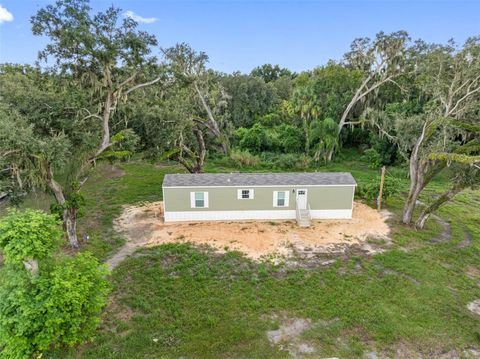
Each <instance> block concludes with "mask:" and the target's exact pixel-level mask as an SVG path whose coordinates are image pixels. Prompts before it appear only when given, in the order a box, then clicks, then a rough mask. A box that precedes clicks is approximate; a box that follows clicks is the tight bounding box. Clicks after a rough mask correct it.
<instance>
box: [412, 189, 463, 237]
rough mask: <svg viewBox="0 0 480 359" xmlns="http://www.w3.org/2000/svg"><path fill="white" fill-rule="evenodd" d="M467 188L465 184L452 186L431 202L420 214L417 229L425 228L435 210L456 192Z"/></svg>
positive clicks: (416, 223)
mask: <svg viewBox="0 0 480 359" xmlns="http://www.w3.org/2000/svg"><path fill="white" fill-rule="evenodd" d="M464 188H465V186H464V185H461V184H459V185H455V186H453V187H452V188H450V189H449V190H448V191H446V192H445V193H443V194H442V195H441V196H440V197H438V198H437V199H436V200H435V201H434V202H433V203H431V204H430V205H429V206H428V207H427V208H425V209H424V210H423V211H422V213H421V214H420V216H419V217H418V219H417V221H416V222H415V227H416V228H417V229H423V227H424V226H425V223H426V222H427V220H428V218H429V217H430V215H431V214H432V213H433V212H435V211H436V210H437V209H438V208H440V206H441V205H443V204H444V203H446V202H448V201H450V200H451V199H452V198H453V197H455V195H456V194H458V193H459V192H461V191H462V190H463V189H464Z"/></svg>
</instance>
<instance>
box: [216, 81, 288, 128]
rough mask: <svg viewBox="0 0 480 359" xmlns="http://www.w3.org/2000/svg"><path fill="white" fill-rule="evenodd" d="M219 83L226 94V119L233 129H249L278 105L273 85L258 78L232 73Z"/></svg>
mask: <svg viewBox="0 0 480 359" xmlns="http://www.w3.org/2000/svg"><path fill="white" fill-rule="evenodd" d="M221 82H222V85H223V87H224V88H225V91H226V92H227V93H228V95H229V98H228V101H227V102H228V105H227V106H228V107H227V113H228V119H229V121H230V122H231V123H232V124H233V126H235V127H250V126H252V125H253V123H254V122H255V121H256V120H257V119H258V118H260V117H262V116H264V115H267V114H268V113H270V112H272V111H273V110H274V109H275V108H276V107H277V106H278V105H279V103H280V101H279V99H278V96H277V95H276V89H275V87H274V85H273V84H271V83H265V82H264V80H263V79H262V78H260V77H254V76H249V75H242V74H239V73H233V74H232V75H228V76H223V77H222V78H221Z"/></svg>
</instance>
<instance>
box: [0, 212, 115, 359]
mask: <svg viewBox="0 0 480 359" xmlns="http://www.w3.org/2000/svg"><path fill="white" fill-rule="evenodd" d="M60 235H61V232H60V230H59V228H58V221H57V219H56V216H54V215H51V214H46V213H44V212H41V211H32V210H27V211H25V212H19V211H10V212H9V213H8V215H7V216H6V217H4V218H3V219H2V220H1V221H0V248H1V249H2V251H3V254H4V255H5V263H6V265H5V266H4V267H3V268H2V269H1V270H0V348H1V352H0V356H2V357H5V358H29V357H32V356H35V357H38V356H41V353H42V351H44V350H47V349H48V348H50V347H51V346H52V345H74V344H77V343H80V342H82V341H84V340H88V339H90V338H91V337H92V335H93V334H94V331H95V328H96V326H97V325H98V323H99V321H100V314H101V311H102V308H103V307H104V305H105V303H106V298H107V293H108V288H109V286H108V282H107V281H106V279H105V278H104V277H105V275H106V273H107V272H106V269H105V268H104V267H99V263H98V261H97V259H96V258H95V257H93V256H92V255H91V254H89V253H80V254H78V255H76V256H75V257H67V258H64V257H61V256H58V255H57V256H54V253H53V252H54V249H55V247H56V245H57V243H58V239H59V237H60ZM39 262H40V264H41V265H39ZM21 263H23V267H22V266H21V265H20V266H19V264H21Z"/></svg>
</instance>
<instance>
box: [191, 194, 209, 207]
mask: <svg viewBox="0 0 480 359" xmlns="http://www.w3.org/2000/svg"><path fill="white" fill-rule="evenodd" d="M190 207H192V208H208V192H190Z"/></svg>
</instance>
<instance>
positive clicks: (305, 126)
mask: <svg viewBox="0 0 480 359" xmlns="http://www.w3.org/2000/svg"><path fill="white" fill-rule="evenodd" d="M303 130H304V131H305V154H306V155H307V156H308V153H309V152H310V134H309V131H308V122H307V119H306V118H304V119H303Z"/></svg>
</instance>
